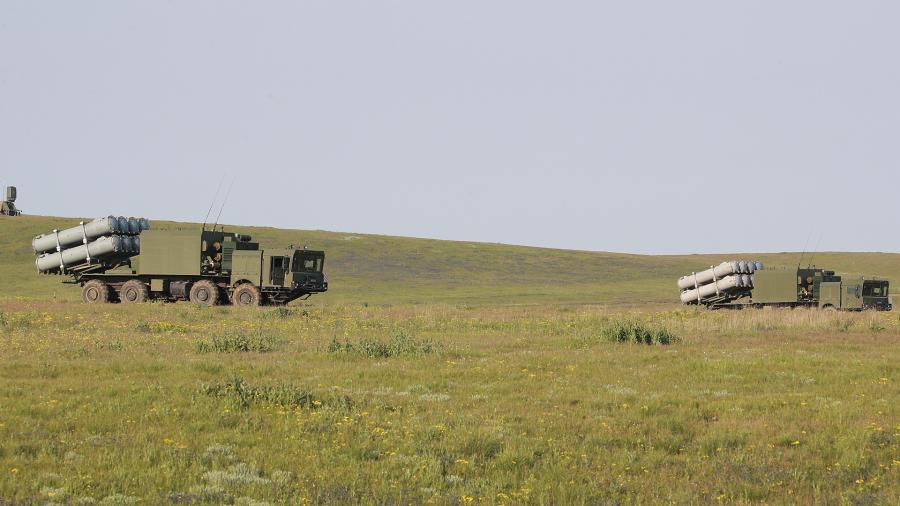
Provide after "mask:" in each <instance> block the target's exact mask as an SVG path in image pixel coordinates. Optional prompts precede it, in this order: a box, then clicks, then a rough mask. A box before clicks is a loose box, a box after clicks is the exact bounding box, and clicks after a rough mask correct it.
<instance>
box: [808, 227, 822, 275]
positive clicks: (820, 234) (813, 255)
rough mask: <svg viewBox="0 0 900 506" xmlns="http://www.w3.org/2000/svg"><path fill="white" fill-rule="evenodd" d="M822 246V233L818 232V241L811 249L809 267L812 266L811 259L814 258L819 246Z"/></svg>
mask: <svg viewBox="0 0 900 506" xmlns="http://www.w3.org/2000/svg"><path fill="white" fill-rule="evenodd" d="M820 244H822V232H819V240H818V241H816V247H815V248H814V249H813V252H812V255H811V256H810V257H809V266H810V267H812V266H813V263H812V261H813V259H814V258H816V252H817V251H819V245H820Z"/></svg>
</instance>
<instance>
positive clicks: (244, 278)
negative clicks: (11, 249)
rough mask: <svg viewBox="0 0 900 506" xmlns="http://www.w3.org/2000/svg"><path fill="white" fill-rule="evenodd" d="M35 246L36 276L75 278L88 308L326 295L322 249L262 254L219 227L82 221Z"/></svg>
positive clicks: (247, 303)
mask: <svg viewBox="0 0 900 506" xmlns="http://www.w3.org/2000/svg"><path fill="white" fill-rule="evenodd" d="M32 247H33V249H34V250H35V252H36V253H37V254H38V255H39V256H38V257H37V259H36V260H35V265H36V267H37V269H38V272H40V273H42V274H58V275H68V276H70V278H71V279H70V280H68V281H66V282H68V283H73V284H77V285H80V286H81V287H82V299H83V300H84V302H86V303H89V304H94V303H106V302H122V303H138V302H145V301H149V300H162V301H177V300H189V301H191V302H194V303H196V304H202V305H207V306H212V305H216V304H224V303H229V302H230V303H232V304H234V305H236V306H259V305H262V304H273V305H280V304H287V303H288V302H290V301H292V300H296V299H301V298H307V297H309V296H310V295H312V294H315V293H321V292H325V291H326V290H328V280H327V278H326V276H325V273H324V272H323V268H324V263H325V253H324V252H322V251H311V250H307V249H295V248H294V247H293V246H291V247H289V248H283V249H266V250H263V249H260V247H259V244H258V243H255V242H251V237H250V236H248V235H242V234H237V233H232V232H225V231H221V230H200V231H197V230H151V229H150V222H149V221H148V220H145V219H142V218H123V217H118V218H117V217H114V216H108V217H105V218H100V219H97V220H94V221H92V222H90V223H84V222H82V223H81V224H79V226H77V227H73V228H70V229H67V230H62V231H54V232H53V233H52V234H46V235H42V236H37V237H35V238H34V240H33V241H32Z"/></svg>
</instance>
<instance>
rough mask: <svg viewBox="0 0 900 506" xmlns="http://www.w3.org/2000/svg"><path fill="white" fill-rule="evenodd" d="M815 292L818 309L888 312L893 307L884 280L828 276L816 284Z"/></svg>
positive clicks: (888, 286) (887, 283)
mask: <svg viewBox="0 0 900 506" xmlns="http://www.w3.org/2000/svg"><path fill="white" fill-rule="evenodd" d="M817 281H818V280H817ZM817 292H818V301H819V307H820V308H824V309H844V310H851V311H852V310H856V311H862V310H866V309H874V310H876V311H890V310H891V309H892V307H893V305H892V301H891V296H890V283H889V282H888V281H887V280H885V279H878V278H866V277H857V278H848V277H846V276H843V277H842V276H830V277H828V278H823V279H822V280H821V281H819V282H818V283H817Z"/></svg>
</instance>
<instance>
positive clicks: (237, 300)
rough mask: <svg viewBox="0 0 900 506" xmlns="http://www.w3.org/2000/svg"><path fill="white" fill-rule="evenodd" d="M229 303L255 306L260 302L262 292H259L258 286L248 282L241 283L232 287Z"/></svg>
mask: <svg viewBox="0 0 900 506" xmlns="http://www.w3.org/2000/svg"><path fill="white" fill-rule="evenodd" d="M231 303H232V304H234V305H235V306H244V307H256V306H259V305H260V304H262V294H261V293H259V288H257V287H255V286H253V285H251V284H250V283H243V284H241V285H238V287H237V288H235V289H234V293H233V294H231Z"/></svg>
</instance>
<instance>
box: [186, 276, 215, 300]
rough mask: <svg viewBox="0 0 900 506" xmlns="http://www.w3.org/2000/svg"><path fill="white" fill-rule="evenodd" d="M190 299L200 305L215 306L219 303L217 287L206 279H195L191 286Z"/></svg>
mask: <svg viewBox="0 0 900 506" xmlns="http://www.w3.org/2000/svg"><path fill="white" fill-rule="evenodd" d="M190 299H191V302H193V303H194V304H200V305H201V306H215V305H216V304H218V303H219V287H218V286H216V284H215V283H213V282H212V281H209V280H207V279H204V280H201V281H197V282H196V283H194V286H192V287H191V293H190Z"/></svg>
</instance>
